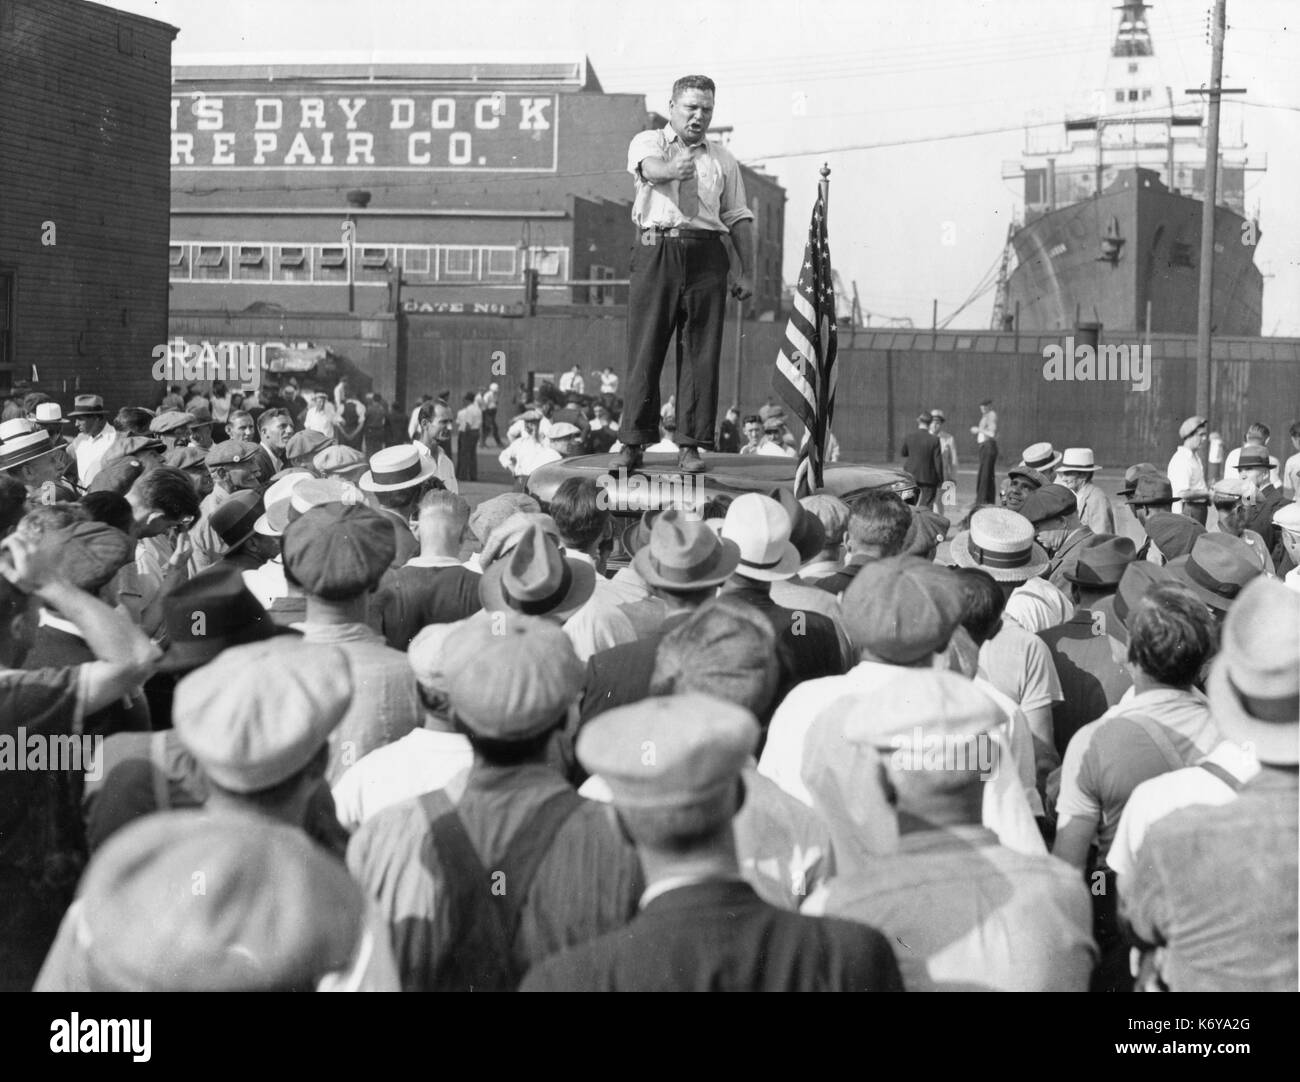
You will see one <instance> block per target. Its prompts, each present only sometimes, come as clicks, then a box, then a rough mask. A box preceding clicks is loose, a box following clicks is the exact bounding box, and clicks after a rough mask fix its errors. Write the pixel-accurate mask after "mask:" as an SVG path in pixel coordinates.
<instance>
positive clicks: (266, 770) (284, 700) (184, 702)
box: [172, 636, 356, 793]
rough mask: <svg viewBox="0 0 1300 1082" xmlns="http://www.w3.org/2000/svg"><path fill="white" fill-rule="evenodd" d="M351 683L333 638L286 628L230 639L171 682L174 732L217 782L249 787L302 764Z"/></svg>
mask: <svg viewBox="0 0 1300 1082" xmlns="http://www.w3.org/2000/svg"><path fill="white" fill-rule="evenodd" d="M355 690H356V689H355V688H354V686H353V682H352V669H351V666H350V665H349V663H348V656H347V654H345V653H344V652H343V651H342V650H340V649H339V648H338V647H337V646H328V645H326V644H323V643H308V642H303V641H302V640H300V639H296V638H290V637H288V636H278V637H276V638H272V639H267V640H266V641H264V642H256V643H251V644H247V645H243V646H232V647H230V649H228V650H224V651H222V652H221V653H220V654H218V655H217V656H216V657H215V658H214V659H213V660H212V661H210V662H208V664H206V665H204V666H202V667H201V668H198V669H195V670H194V671H193V672H191V673H190V674H189V675H187V676H185V677H184V678H183V679H182V680H181V681H180V682H179V683H178V684H177V685H176V696H175V699H174V701H173V705H172V718H173V720H174V722H175V725H176V735H177V736H178V737H180V740H181V743H182V744H184V745H185V747H186V748H188V749H189V751H190V753H191V754H192V755H193V756H194V758H195V759H197V760H198V762H199V765H200V766H202V767H203V770H204V772H205V773H206V774H207V775H208V777H209V778H211V779H212V780H213V781H214V782H216V783H217V784H218V785H220V786H221V787H222V788H223V789H229V790H231V791H232V792H236V793H255V792H258V791H260V790H263V789H270V788H271V787H273V786H275V785H278V784H279V783H280V782H282V781H284V780H285V779H287V778H289V777H291V776H292V775H293V774H295V773H297V772H298V771H300V770H302V769H303V767H305V766H306V765H307V764H308V763H310V762H311V760H312V758H313V757H314V756H315V755H316V753H317V752H319V751H320V749H321V748H322V747H324V745H325V742H326V741H327V740H328V739H329V735H330V733H331V732H333V731H334V728H335V727H336V726H337V725H338V723H339V722H340V721H342V720H343V715H344V714H345V713H347V709H348V707H349V705H351V702H352V695H353V693H354V691H355Z"/></svg>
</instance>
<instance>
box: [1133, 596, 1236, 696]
mask: <svg viewBox="0 0 1300 1082" xmlns="http://www.w3.org/2000/svg"><path fill="white" fill-rule="evenodd" d="M1214 650H1215V630H1214V622H1213V620H1211V618H1210V615H1209V613H1208V612H1207V611H1206V608H1205V605H1204V604H1203V603H1202V602H1201V601H1200V600H1199V599H1198V598H1197V597H1196V595H1195V594H1193V593H1192V592H1191V591H1190V590H1188V589H1186V588H1185V587H1183V586H1180V585H1177V584H1162V585H1159V586H1155V587H1153V588H1152V589H1151V590H1150V591H1148V592H1147V594H1146V595H1145V596H1144V597H1143V598H1142V600H1141V601H1139V602H1138V604H1137V607H1136V608H1135V609H1134V611H1133V612H1132V614H1131V615H1130V616H1129V619H1128V660H1129V661H1130V662H1131V663H1132V664H1135V665H1137V666H1138V668H1140V669H1141V670H1142V671H1143V672H1144V673H1145V674H1146V675H1147V676H1148V677H1150V678H1151V679H1152V680H1155V681H1157V682H1158V683H1161V684H1166V685H1168V686H1170V687H1177V688H1184V687H1189V686H1191V684H1192V683H1193V681H1195V680H1196V678H1197V676H1198V674H1199V673H1200V671H1201V667H1202V666H1203V665H1204V664H1205V662H1206V661H1207V660H1208V659H1209V657H1210V655H1211V654H1212V653H1214Z"/></svg>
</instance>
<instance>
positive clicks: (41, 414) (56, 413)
mask: <svg viewBox="0 0 1300 1082" xmlns="http://www.w3.org/2000/svg"><path fill="white" fill-rule="evenodd" d="M34 412H35V414H36V423H37V424H38V425H61V424H64V423H65V422H66V420H67V418H65V417H64V416H63V407H62V406H60V405H59V404H58V403H57V402H42V403H40V404H39V405H38V406H37V407H36V409H35V411H34Z"/></svg>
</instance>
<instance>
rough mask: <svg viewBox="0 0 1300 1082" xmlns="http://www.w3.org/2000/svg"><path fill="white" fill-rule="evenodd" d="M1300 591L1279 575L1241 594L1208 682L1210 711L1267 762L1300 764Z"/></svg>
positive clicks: (1226, 730) (1220, 725) (1228, 734)
mask: <svg viewBox="0 0 1300 1082" xmlns="http://www.w3.org/2000/svg"><path fill="white" fill-rule="evenodd" d="M1297 657H1300V594H1297V593H1296V592H1295V591H1294V590H1290V589H1288V588H1287V587H1286V586H1284V585H1282V583H1280V582H1279V581H1278V580H1276V579H1264V578H1260V579H1256V580H1255V581H1254V582H1251V583H1250V584H1249V585H1247V586H1246V588H1245V589H1244V590H1242V591H1241V595H1240V596H1239V597H1238V599H1237V603H1236V604H1235V605H1233V607H1232V610H1231V611H1230V612H1229V613H1228V616H1227V619H1226V620H1225V621H1224V624H1223V647H1222V649H1221V650H1220V652H1219V656H1218V657H1217V658H1215V660H1214V664H1213V666H1212V667H1211V669H1210V677H1209V680H1208V681H1207V682H1206V692H1207V694H1208V695H1209V699H1210V712H1211V714H1213V716H1214V723H1215V725H1217V726H1218V728H1219V731H1220V732H1222V733H1223V735H1224V736H1226V737H1227V738H1228V739H1229V740H1233V741H1236V742H1237V743H1238V744H1242V745H1245V746H1247V747H1249V748H1251V749H1252V750H1253V751H1254V753H1255V757H1256V758H1257V759H1258V760H1259V761H1260V762H1261V763H1270V764H1273V765H1276V766H1295V764H1296V763H1297V762H1298V761H1300V666H1297V665H1296V658H1297Z"/></svg>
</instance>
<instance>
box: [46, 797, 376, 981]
mask: <svg viewBox="0 0 1300 1082" xmlns="http://www.w3.org/2000/svg"><path fill="white" fill-rule="evenodd" d="M196 884H202V886H203V889H197V887H196ZM70 919H75V920H76V922H77V924H76V926H75V935H74V936H73V937H72V939H73V942H74V944H75V946H74V948H73V951H74V955H75V957H74V958H73V959H72V960H71V965H72V967H73V970H74V972H81V973H84V979H85V984H86V986H88V987H89V988H90V989H91V990H92V991H97V992H106V991H114V992H259V991H300V992H310V991H315V990H316V988H317V985H318V984H319V983H320V981H321V980H322V979H324V978H325V977H327V976H328V975H329V974H331V973H339V972H344V971H347V970H348V969H349V968H350V966H351V965H352V960H353V958H354V956H355V955H356V954H357V951H358V947H359V945H360V943H361V941H362V937H363V934H364V928H365V900H364V896H363V895H362V893H361V890H360V888H359V887H358V886H357V885H356V883H355V882H353V880H352V878H351V876H349V875H348V871H347V868H346V867H344V865H343V864H342V862H340V861H338V860H336V859H334V858H333V857H331V856H329V855H328V854H327V853H325V852H324V851H323V850H322V849H321V848H320V846H318V845H317V844H316V843H315V842H313V841H312V840H311V839H310V838H308V837H307V835H306V834H305V833H304V832H303V831H302V830H301V829H299V828H297V827H290V826H287V825H283V824H280V823H277V822H274V821H273V820H270V819H266V818H262V817H256V818H255V817H253V816H244V815H207V814H204V813H202V812H197V811H185V812H174V813H171V814H167V815H149V816H145V817H144V818H143V819H138V820H136V821H135V822H133V823H130V824H129V825H128V826H126V827H124V828H123V829H122V830H120V831H118V832H117V833H116V834H114V835H113V836H112V837H111V838H109V839H108V841H107V842H106V843H105V844H104V846H103V848H102V849H101V850H99V852H98V853H97V854H96V856H95V859H94V860H92V861H91V863H90V867H89V868H88V869H87V870H86V875H85V878H84V879H83V880H82V883H81V888H80V891H79V901H78V903H77V906H76V909H75V910H74V912H73V914H72V916H71V917H70ZM78 983H80V982H78Z"/></svg>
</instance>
